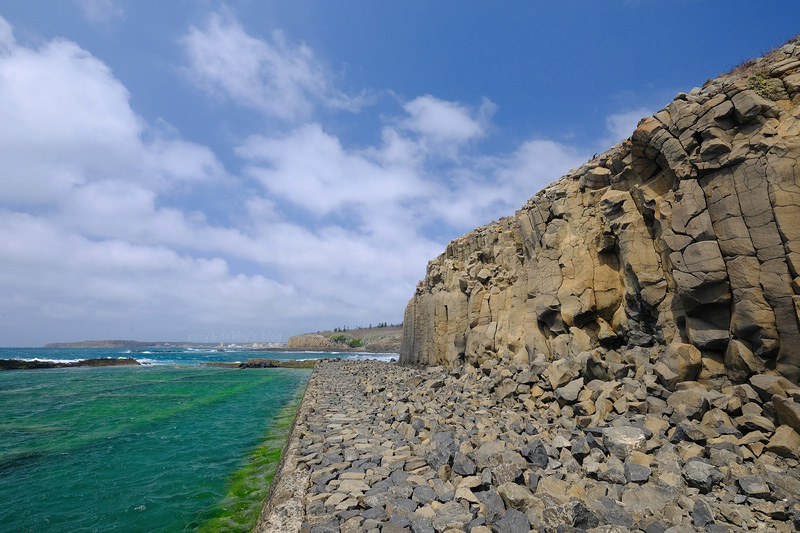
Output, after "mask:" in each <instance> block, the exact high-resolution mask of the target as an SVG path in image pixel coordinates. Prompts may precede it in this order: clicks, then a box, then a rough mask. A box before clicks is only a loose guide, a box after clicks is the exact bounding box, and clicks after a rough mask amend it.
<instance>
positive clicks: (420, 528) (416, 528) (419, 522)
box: [411, 518, 435, 533]
mask: <svg viewBox="0 0 800 533" xmlns="http://www.w3.org/2000/svg"><path fill="white" fill-rule="evenodd" d="M411 531H412V532H413V533H435V530H434V529H433V525H432V524H431V521H430V520H428V519H427V518H417V519H416V520H414V521H413V522H411Z"/></svg>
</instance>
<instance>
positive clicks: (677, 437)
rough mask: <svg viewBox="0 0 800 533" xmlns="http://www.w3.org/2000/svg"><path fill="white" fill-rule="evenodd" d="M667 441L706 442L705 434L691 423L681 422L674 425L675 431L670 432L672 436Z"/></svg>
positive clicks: (674, 442)
mask: <svg viewBox="0 0 800 533" xmlns="http://www.w3.org/2000/svg"><path fill="white" fill-rule="evenodd" d="M669 441H670V442H671V443H673V444H677V443H678V442H681V441H689V442H696V443H698V444H700V445H703V444H705V443H706V434H705V433H703V432H702V431H701V430H700V429H699V428H696V427H694V426H693V425H691V424H687V423H681V424H678V425H677V426H675V431H674V432H673V433H672V437H670V439H669Z"/></svg>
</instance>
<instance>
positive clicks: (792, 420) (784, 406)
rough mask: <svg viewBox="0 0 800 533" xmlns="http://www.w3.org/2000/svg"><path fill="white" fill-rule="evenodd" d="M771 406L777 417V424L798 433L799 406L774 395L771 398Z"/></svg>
mask: <svg viewBox="0 0 800 533" xmlns="http://www.w3.org/2000/svg"><path fill="white" fill-rule="evenodd" d="M772 406H773V408H774V409H775V413H776V414H777V415H778V422H780V423H781V424H785V425H787V426H789V427H791V428H792V429H793V430H795V431H796V432H798V433H800V404H798V403H797V402H794V401H792V400H790V399H788V398H783V397H782V396H779V395H777V394H776V395H774V396H773V397H772Z"/></svg>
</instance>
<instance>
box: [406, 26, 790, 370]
mask: <svg viewBox="0 0 800 533" xmlns="http://www.w3.org/2000/svg"><path fill="white" fill-rule="evenodd" d="M799 133H800V39H798V38H795V39H792V40H791V41H789V42H788V43H787V44H786V45H784V46H782V47H781V48H779V49H776V50H774V51H773V52H771V53H770V54H768V55H767V56H766V57H764V58H760V59H758V60H753V61H749V62H747V63H745V64H743V65H741V66H740V67H739V68H737V69H736V70H734V71H732V72H730V73H728V74H725V75H722V76H720V77H718V78H716V79H714V80H711V81H709V82H707V83H706V84H705V85H704V86H703V87H702V88H695V89H693V90H692V91H691V92H689V93H688V94H685V93H681V94H678V95H677V96H676V97H675V99H674V101H673V102H671V103H670V104H669V105H667V106H666V107H665V108H664V109H662V110H661V111H659V112H658V113H656V114H654V115H653V116H652V117H647V118H644V119H642V120H641V121H640V123H639V125H638V127H637V129H636V130H635V131H634V132H633V135H632V136H631V137H630V138H629V139H627V140H625V141H624V142H622V143H620V144H618V145H616V146H614V147H613V148H611V149H610V150H609V151H607V152H605V153H603V154H601V155H599V156H596V157H595V158H593V159H592V160H591V161H589V162H587V163H586V164H584V165H583V166H581V167H580V168H577V169H574V170H572V171H570V172H569V173H568V174H567V175H566V176H563V177H562V178H560V179H558V180H557V181H556V182H554V183H553V184H551V185H549V186H548V187H546V188H545V189H544V190H542V191H541V192H539V193H538V194H537V195H536V196H534V197H533V198H531V199H530V200H529V201H528V203H527V204H525V206H523V207H522V209H520V210H519V211H517V212H516V213H515V214H514V215H513V216H510V217H507V218H502V219H500V220H498V221H496V222H493V223H491V224H489V225H486V226H483V227H480V228H478V229H476V230H474V231H472V232H470V233H468V234H466V235H464V236H462V237H460V238H458V239H456V240H454V241H452V242H451V243H450V244H449V245H448V246H447V249H446V250H445V252H444V253H443V254H441V255H440V256H439V257H437V258H436V259H434V260H433V261H431V262H430V263H429V264H428V268H427V273H426V276H425V278H424V279H423V280H422V281H421V282H420V283H419V285H418V286H417V289H416V292H415V294H414V297H413V298H412V299H411V301H410V302H409V304H408V307H407V308H406V312H405V320H404V325H405V327H404V331H403V341H402V346H401V350H400V362H401V363H405V364H423V365H438V364H462V363H464V362H466V363H473V364H483V362H485V361H486V360H489V359H508V360H509V361H511V362H515V363H523V362H525V363H528V362H532V361H534V360H536V359H542V358H544V359H546V360H548V361H552V360H555V359H560V358H564V357H567V356H569V355H573V356H574V355H577V354H578V353H582V352H587V351H588V352H591V353H592V356H591V357H592V359H593V360H596V361H606V364H607V362H608V361H612V362H613V361H614V360H615V358H618V357H619V355H618V354H619V352H620V351H622V350H624V349H626V348H633V347H637V346H639V347H645V348H648V349H650V350H651V352H652V353H653V354H654V355H653V356H652V360H653V361H654V362H656V361H657V362H660V363H663V364H664V365H666V366H667V367H668V370H669V371H670V372H672V373H674V374H676V375H677V376H678V379H680V380H695V379H696V380H698V381H707V382H719V381H721V380H724V379H726V378H728V379H730V380H732V381H734V382H742V381H744V380H746V379H747V378H748V377H749V376H750V375H752V374H754V373H761V372H765V371H775V372H777V373H779V374H781V375H783V376H785V377H787V378H789V379H791V380H792V381H794V382H795V383H798V382H800V326H799V325H798V315H799V314H800V276H799V273H800V167H798V159H800V136H799V135H798V134H799ZM615 354H617V355H615Z"/></svg>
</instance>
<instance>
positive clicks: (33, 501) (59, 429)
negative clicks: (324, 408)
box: [0, 348, 396, 532]
mask: <svg viewBox="0 0 800 533" xmlns="http://www.w3.org/2000/svg"><path fill="white" fill-rule="evenodd" d="M330 356H341V357H343V358H348V359H359V358H372V357H378V358H381V359H389V358H391V357H393V356H391V355H381V356H373V355H367V354H329V353H283V352H248V351H230V350H228V351H216V350H175V351H156V350H152V351H149V352H134V353H130V351H128V350H111V349H57V348H0V359H40V360H57V361H75V360H79V359H87V358H101V357H112V358H118V357H133V358H135V359H137V360H138V361H139V362H141V363H143V364H142V366H120V367H100V368H61V369H44V370H9V371H0V502H2V505H0V532H21V531H35V532H40V531H43V532H45V531H54V532H55V531H58V532H61V531H71V532H78V531H92V532H101V531H119V532H126V531H131V532H133V531H137V532H138V531H152V532H171V531H215V532H216V531H248V530H250V529H252V526H253V524H254V523H255V521H256V519H257V518H258V513H259V511H260V509H261V504H262V503H263V500H264V498H265V497H266V494H267V490H268V485H269V480H271V477H272V475H273V474H274V471H275V468H276V466H277V461H278V460H279V458H280V452H281V449H282V447H283V444H284V442H285V438H286V434H287V432H288V429H289V427H290V425H291V421H292V418H293V416H294V412H295V410H296V408H297V406H298V404H299V401H300V399H301V398H302V393H303V391H304V390H305V385H306V383H307V382H308V378H309V377H310V375H311V370H309V369H288V368H271V369H232V368H222V367H210V366H202V365H201V363H205V362H235V361H245V360H247V359H248V358H260V357H268V358H274V359H318V358H321V357H330ZM394 357H396V356H394Z"/></svg>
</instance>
